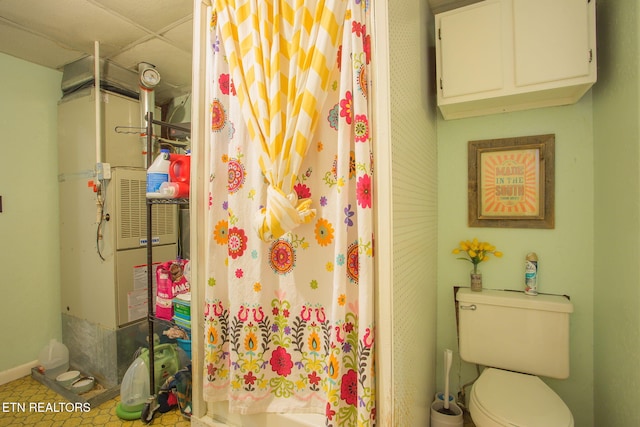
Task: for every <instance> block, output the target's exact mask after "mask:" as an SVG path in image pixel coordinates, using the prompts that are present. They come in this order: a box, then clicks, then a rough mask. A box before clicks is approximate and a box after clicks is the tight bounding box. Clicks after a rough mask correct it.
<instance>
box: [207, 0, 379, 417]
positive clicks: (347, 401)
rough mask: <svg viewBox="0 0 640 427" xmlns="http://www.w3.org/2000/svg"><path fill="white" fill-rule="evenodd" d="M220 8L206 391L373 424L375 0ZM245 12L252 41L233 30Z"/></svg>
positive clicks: (248, 407)
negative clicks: (322, 59)
mask: <svg viewBox="0 0 640 427" xmlns="http://www.w3.org/2000/svg"><path fill="white" fill-rule="evenodd" d="M225 8H229V9H227V10H225ZM326 9H330V10H331V11H332V15H331V16H332V17H333V18H334V23H331V24H330V25H328V26H327V22H328V21H327V19H329V18H328V15H327V13H326ZM230 10H231V11H232V12H231V13H229V11H230ZM323 10H324V11H323ZM301 11H303V12H304V13H300V12H301ZM314 11H316V12H317V13H315V12H314ZM262 13H268V14H270V17H269V19H264V17H262V16H260V14H262ZM210 16H211V32H210V34H209V37H210V40H208V45H209V46H210V52H209V55H208V58H207V71H206V72H207V76H208V84H209V86H208V88H207V91H208V95H207V97H208V100H209V113H210V125H211V129H210V138H209V144H207V148H206V152H205V155H206V156H207V162H208V168H209V170H208V175H209V203H208V206H209V211H208V229H207V233H208V241H209V244H208V247H207V252H206V263H207V265H206V270H207V275H208V278H207V286H206V292H205V309H204V314H205V335H206V337H205V366H204V398H205V400H207V401H228V402H229V409H230V411H231V412H237V413H241V414H249V413H258V412H316V413H321V414H324V415H325V417H326V424H327V425H328V426H349V427H351V426H374V425H375V378H374V372H375V366H374V354H375V350H374V311H373V298H374V292H373V284H374V277H373V271H374V269H373V266H374V258H373V256H374V236H373V195H372V190H373V188H372V183H373V177H372V175H373V153H372V150H371V147H372V144H371V137H370V133H369V129H370V122H369V120H370V102H369V99H368V98H369V96H368V87H369V82H368V78H369V72H368V70H369V67H370V60H371V52H370V36H369V33H368V27H369V22H368V21H369V9H368V2H367V1H366V0H334V1H322V0H269V1H267V0H244V1H243V0H238V1H235V2H234V1H232V0H228V1H225V0H220V1H218V2H217V3H216V6H215V7H214V8H212V10H211V15H210ZM241 17H242V18H243V19H249V21H247V22H252V25H253V30H252V31H253V33H252V36H251V37H244V38H243V37H242V30H240V31H239V32H234V31H233V30H230V29H229V27H226V26H228V25H235V26H237V27H239V26H240V25H238V23H236V22H233V21H234V20H236V19H238V21H240V18H241ZM336 24H337V25H336ZM298 25H300V27H298ZM317 25H320V26H323V28H324V29H325V30H326V29H327V28H328V27H330V28H331V31H335V34H334V37H335V40H334V41H335V47H334V48H333V50H332V46H329V45H331V43H329V45H327V46H325V45H323V43H322V42H317V43H316V42H313V41H314V40H320V39H315V37H318V28H317ZM235 28H236V27H234V29H235ZM279 31H282V32H283V34H285V36H284V37H280V38H278V37H277V33H278V32H279ZM256 35H257V36H256ZM291 35H295V37H290V36H291ZM278 43H281V44H282V43H292V44H295V45H296V46H292V45H287V46H282V45H278ZM305 43H307V44H308V45H309V46H310V50H309V51H306V52H304V51H302V52H301V51H296V55H298V56H295V55H289V54H287V55H285V56H286V57H287V58H286V60H282V58H279V59H277V58H276V60H274V57H277V56H278V54H277V53H278V52H282V51H287V52H293V51H294V50H295V49H296V48H297V47H299V45H303V46H304V45H305ZM239 46H240V49H243V46H244V47H245V48H246V47H247V46H250V47H252V49H250V50H251V51H252V55H253V56H252V58H251V61H252V62H253V63H254V65H255V66H256V70H257V71H256V70H253V71H247V70H248V69H249V68H250V67H248V62H249V60H248V59H247V57H246V56H245V57H244V58H243V56H242V54H239V53H238V52H239V51H238V49H239ZM256 46H260V47H261V48H260V49H255V48H256ZM265 46H267V47H269V46H270V49H267V48H264V47H265ZM325 49H327V50H325ZM314 50H323V51H325V52H326V51H328V52H331V54H330V56H327V58H329V59H328V61H327V62H326V74H325V75H326V79H325V81H320V80H322V79H319V80H318V79H316V81H313V79H307V77H308V75H307V74H305V71H304V67H303V65H304V64H310V65H309V66H311V67H312V68H313V67H316V68H315V70H316V71H317V69H318V68H317V67H318V62H317V61H307V60H308V59H309V58H311V57H312V54H313V51H314ZM245 52H247V51H246V50H245ZM257 52H260V55H263V56H260V55H258V54H257ZM274 54H275V56H274ZM269 55H271V56H269ZM281 56H282V55H281ZM294 56H295V64H293V62H294V59H291V58H293V57H294ZM242 59H244V63H242ZM294 65H295V66H294ZM274 67H277V68H278V70H279V73H274ZM256 72H263V75H261V76H256V75H255V73H256ZM243 73H244V74H243ZM274 76H277V77H274ZM273 78H275V79H277V80H278V81H273ZM256 82H257V83H256ZM273 88H278V90H273ZM261 91H262V92H261ZM311 92H312V93H313V95H314V96H313V97H312V101H309V99H310V98H309V97H308V95H309V93H311ZM256 95H259V96H256ZM292 95H295V96H292ZM280 110H281V111H284V112H285V114H284V115H282V114H274V111H276V113H277V111H280ZM302 110H304V114H302V115H303V116H305V117H300V116H301V114H300V111H302ZM301 135H302V136H301ZM278 138H280V139H278ZM304 145H306V147H305V146H304ZM287 150H288V151H287ZM274 192H275V193H277V194H276V195H275V196H274V194H273V193H274ZM274 205H275V207H274ZM283 205H284V206H283ZM280 208H281V209H282V210H284V211H285V212H284V213H282V212H280V213H278V212H276V213H275V214H273V216H274V217H275V219H269V216H270V215H272V211H277V210H278V209H280ZM281 215H284V216H285V217H284V219H282V216H281ZM296 215H298V217H296ZM265 224H266V225H265ZM274 225H275V226H274ZM274 231H275V232H274Z"/></svg>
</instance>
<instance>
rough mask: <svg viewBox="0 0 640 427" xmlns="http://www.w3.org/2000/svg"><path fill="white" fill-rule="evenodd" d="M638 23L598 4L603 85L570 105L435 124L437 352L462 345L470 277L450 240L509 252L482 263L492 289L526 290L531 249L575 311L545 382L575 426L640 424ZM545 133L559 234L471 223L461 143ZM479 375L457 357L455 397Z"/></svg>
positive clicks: (633, 1)
mask: <svg viewBox="0 0 640 427" xmlns="http://www.w3.org/2000/svg"><path fill="white" fill-rule="evenodd" d="M639 24H640V6H639V5H638V4H637V0H616V1H613V0H598V4H597V27H598V34H597V37H598V82H597V83H596V84H595V86H594V87H593V89H592V90H591V91H590V92H588V93H587V95H586V96H585V97H584V98H583V99H582V100H581V101H580V102H578V103H577V104H576V105H571V106H563V107H554V108H544V109H539V110H531V111H526V112H519V113H511V114H500V115H493V116H485V117H477V118H471V119H463V120H454V121H444V120H442V119H441V118H439V120H438V150H439V151H438V168H439V172H438V197H439V209H438V221H439V227H438V228H439V230H440V231H439V235H438V256H439V259H438V351H439V352H442V351H443V350H444V349H445V348H451V349H453V350H454V351H455V350H457V341H456V330H455V317H454V310H453V290H452V287H453V286H454V285H464V286H466V285H467V283H468V278H467V274H468V270H469V265H467V264H462V261H458V260H456V259H455V256H453V255H451V253H450V252H451V250H452V249H453V248H454V247H455V246H456V244H457V242H458V241H459V240H461V239H468V238H472V237H474V236H477V237H478V238H479V239H481V240H488V241H490V242H492V243H493V244H495V245H496V246H497V247H498V248H499V249H500V250H503V251H504V252H505V256H504V257H503V258H502V259H492V260H491V261H490V262H489V263H487V264H486V265H483V272H484V273H485V274H484V276H485V277H484V280H485V287H487V288H508V289H522V283H523V273H524V271H523V268H524V265H523V261H524V256H525V254H526V253H527V252H528V251H530V250H532V251H536V252H537V253H538V255H539V257H540V275H539V278H540V280H539V285H540V291H541V292H549V293H563V294H568V295H570V296H571V300H572V301H573V303H574V307H575V312H574V313H573V315H572V317H571V376H570V378H569V379H568V380H565V381H556V380H548V381H547V382H548V384H549V385H550V386H551V387H552V388H553V389H554V390H556V391H557V392H558V394H559V395H560V396H561V397H562V398H563V399H564V400H565V402H566V403H567V405H568V406H569V408H570V409H571V411H572V413H573V415H574V417H575V421H576V422H575V425H576V426H579V427H589V426H598V427H599V426H607V427H609V426H611V427H627V426H637V425H640V405H638V402H639V401H640V369H638V366H639V365H638V355H640V310H639V309H638V305H639V303H640V283H639V282H640V280H639V274H638V259H639V256H640V124H639V123H640V81H639V79H638V78H639V71H640V60H639V58H640V35H639V34H638V25H639ZM543 133H554V134H555V135H556V163H555V165H556V185H555V194H556V228H555V229H553V230H523V229H490V228H468V227H467V225H466V224H467V189H466V179H467V153H466V146H467V141H469V140H476V139H493V138H502V137H511V136H526V135H535V134H543ZM438 371H441V366H439V367H438ZM474 377H475V369H473V368H472V367H471V366H470V365H469V364H466V363H464V362H463V363H460V361H459V360H456V361H455V363H454V368H453V370H452V379H453V382H454V391H457V389H458V384H462V383H466V382H467V381H470V380H472V379H473V378H474ZM442 383H443V381H442V378H440V377H439V378H438V389H442ZM468 390H469V389H467V391H468Z"/></svg>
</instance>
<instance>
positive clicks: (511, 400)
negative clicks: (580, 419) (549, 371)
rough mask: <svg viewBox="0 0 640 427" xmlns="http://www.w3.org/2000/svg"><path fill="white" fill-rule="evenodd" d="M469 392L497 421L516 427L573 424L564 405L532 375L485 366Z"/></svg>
mask: <svg viewBox="0 0 640 427" xmlns="http://www.w3.org/2000/svg"><path fill="white" fill-rule="evenodd" d="M472 394H473V397H474V399H475V401H476V402H477V404H478V409H480V410H482V411H483V412H484V413H485V414H487V415H488V416H489V417H491V418H492V419H494V420H495V421H497V422H498V423H500V424H502V425H506V426H519V427H549V426H554V427H572V426H573V416H572V415H571V411H569V408H567V405H565V403H564V402H563V401H562V399H560V397H559V396H558V395H557V394H556V393H555V392H554V391H553V390H551V389H550V388H549V387H548V386H547V385H546V384H545V383H544V382H542V380H541V379H540V378H538V377H536V376H533V375H526V374H519V373H515V372H509V371H503V370H500V369H494V368H487V369H485V370H484V371H483V372H482V375H480V378H478V380H477V381H476V383H475V384H474V386H473V389H472Z"/></svg>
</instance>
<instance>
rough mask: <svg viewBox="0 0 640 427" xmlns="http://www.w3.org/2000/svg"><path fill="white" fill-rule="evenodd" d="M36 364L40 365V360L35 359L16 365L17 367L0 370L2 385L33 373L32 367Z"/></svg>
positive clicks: (0, 383)
mask: <svg viewBox="0 0 640 427" xmlns="http://www.w3.org/2000/svg"><path fill="white" fill-rule="evenodd" d="M36 366H38V361H37V360H34V361H32V362H29V363H25V364H24V365H20V366H16V367H15V368H11V369H7V370H6V371H2V372H0V385H3V384H6V383H9V382H11V381H15V380H17V379H19V378H22V377H26V376H27V375H31V369H32V368H34V367H36Z"/></svg>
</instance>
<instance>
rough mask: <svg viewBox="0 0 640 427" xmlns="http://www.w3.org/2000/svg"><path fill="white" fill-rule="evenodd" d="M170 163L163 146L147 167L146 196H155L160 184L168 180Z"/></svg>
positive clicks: (167, 153) (167, 151) (167, 152)
mask: <svg viewBox="0 0 640 427" xmlns="http://www.w3.org/2000/svg"><path fill="white" fill-rule="evenodd" d="M170 165H171V162H170V161H169V150H167V149H164V148H163V149H162V150H160V154H159V155H158V157H156V159H155V160H154V161H153V163H152V164H151V166H149V169H147V197H153V196H157V195H158V194H159V193H160V185H162V183H163V182H169V166H170Z"/></svg>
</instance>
